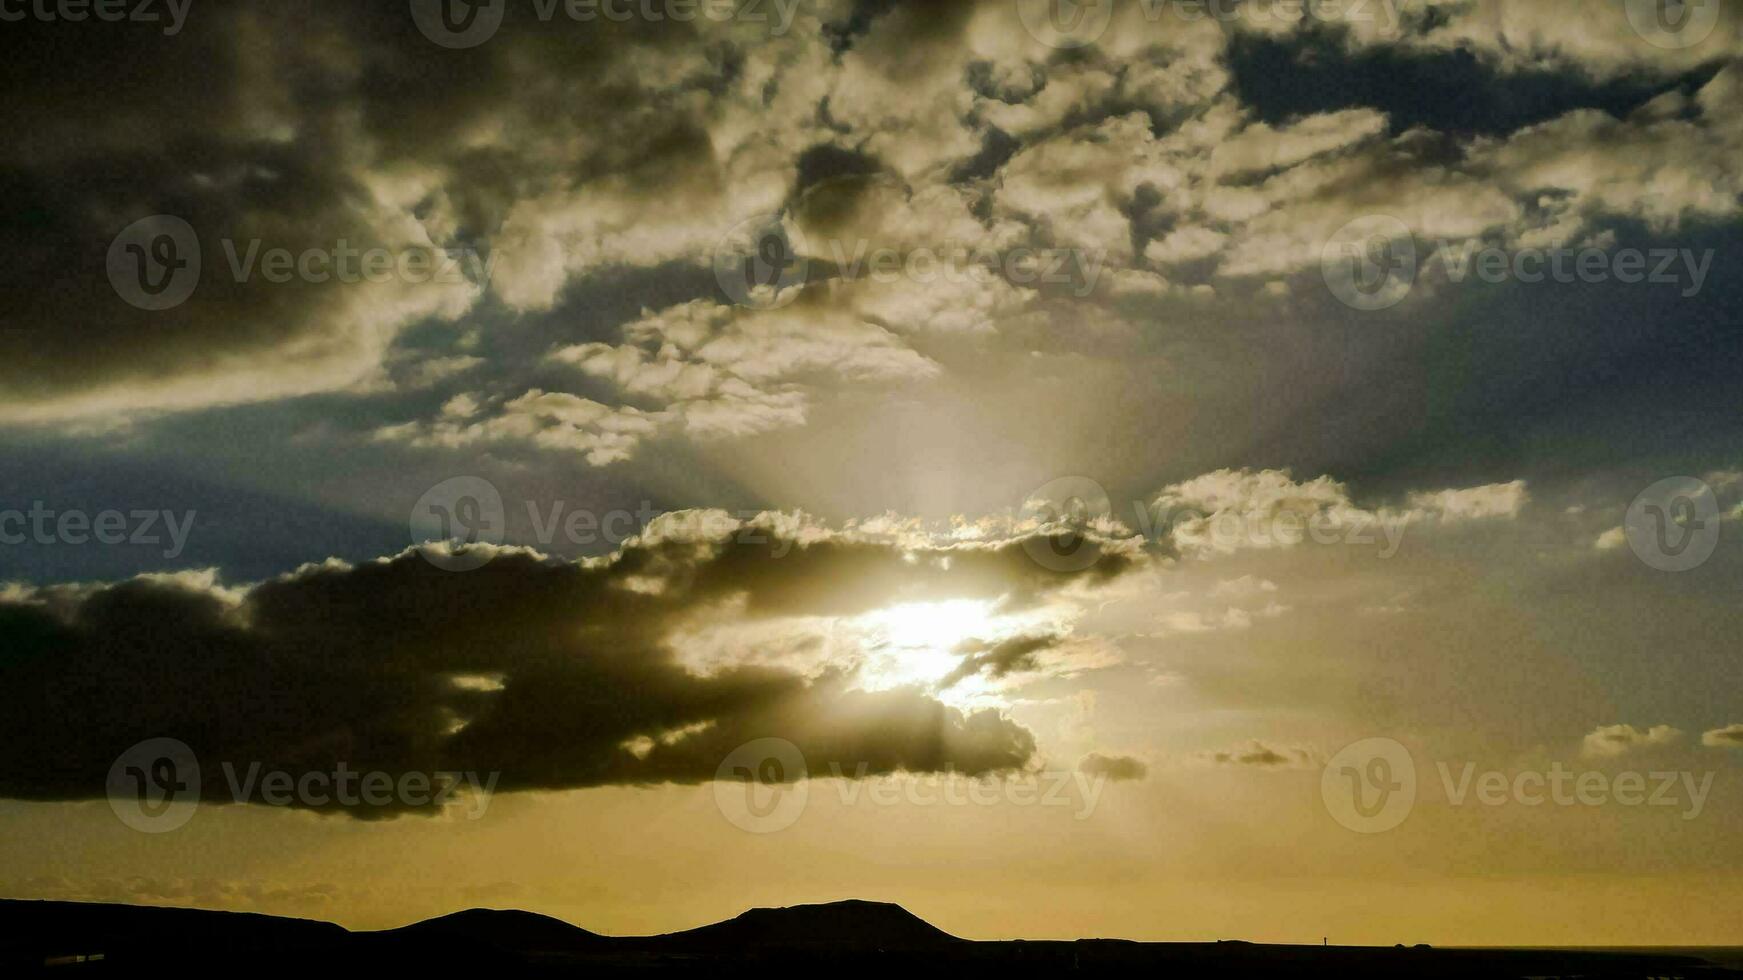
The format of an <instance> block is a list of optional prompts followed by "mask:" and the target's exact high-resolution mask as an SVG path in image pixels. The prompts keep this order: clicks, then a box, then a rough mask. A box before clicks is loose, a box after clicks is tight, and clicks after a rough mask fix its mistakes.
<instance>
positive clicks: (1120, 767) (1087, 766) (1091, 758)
mask: <svg viewBox="0 0 1743 980" xmlns="http://www.w3.org/2000/svg"><path fill="white" fill-rule="evenodd" d="M1077 768H1078V771H1079V772H1086V773H1089V774H1090V775H1092V776H1106V777H1107V778H1109V779H1111V780H1113V781H1114V782H1116V783H1117V782H1124V781H1126V780H1134V779H1143V778H1144V777H1145V776H1147V775H1149V774H1150V767H1149V766H1146V765H1145V764H1144V762H1143V760H1141V759H1135V758H1133V757H1132V756H1129V755H1103V754H1101V753H1100V752H1091V753H1090V754H1088V755H1086V756H1084V757H1083V758H1082V759H1081V760H1079V761H1078V763H1077Z"/></svg>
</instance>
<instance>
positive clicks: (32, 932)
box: [0, 901, 1743, 978]
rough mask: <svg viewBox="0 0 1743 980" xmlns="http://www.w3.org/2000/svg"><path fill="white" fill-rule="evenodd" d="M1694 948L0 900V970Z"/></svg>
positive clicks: (1586, 962) (818, 914)
mask: <svg viewBox="0 0 1743 980" xmlns="http://www.w3.org/2000/svg"><path fill="white" fill-rule="evenodd" d="M1701 953H1702V951H1700V950H1695V951H1688V952H1685V951H1656V950H1633V951H1597V950H1552V949H1544V950H1531V949H1435V948H1430V947H1426V946H1410V947H1405V946H1402V945H1400V946H1395V947H1353V946H1309V945H1301V946H1287V945H1265V944H1258V943H1247V942H1239V941H1222V942H1211V943H1141V942H1131V941H1126V940H1115V939H1080V940H1075V941H1053V940H1041V941H1027V940H1012V941H1003V942H979V941H970V940H965V939H959V938H957V937H955V936H952V935H950V934H948V933H946V932H944V931H943V930H941V929H938V928H937V927H935V926H933V925H932V924H931V923H928V922H926V921H925V920H924V919H921V918H920V917H918V916H916V915H914V914H912V913H910V912H908V911H907V910H906V909H904V908H902V907H901V906H899V905H891V904H887V903H881V902H864V901H847V902H834V903H830V904H825V905H800V906H794V907H791V908H774V909H752V910H750V911H748V912H745V913H744V914H742V915H739V916H737V917H736V918H733V919H728V920H726V921H724V922H717V923H715V924H713V925H707V926H702V927H701V928H698V929H690V930H687V931H684V932H674V933H668V934H666V935H660V936H643V937H616V936H602V935H599V934H597V933H593V932H589V931H587V930H585V929H582V928H579V927H577V926H573V925H570V924H569V923H567V922H563V921H561V920H559V919H554V918H551V917H549V916H544V915H538V914H535V913H532V912H521V911H512V910H491V909H471V910H468V911H464V912H456V913H454V914H452V915H444V916H441V917H439V918H434V919H428V920H425V921H423V922H418V923H415V924H413V925H409V926H404V927H402V928H399V929H390V930H384V931H378V932H353V931H350V930H347V929H344V928H342V927H340V926H337V925H334V924H332V923H329V922H318V921H310V920H305V919H291V918H281V917H277V916H269V915H255V914H246V913H238V912H212V911H203V910H197V909H172V908H152V907H142V906H131V905H103V904H87V903H79V902H42V901H0V976H20V975H49V976H79V975H87V974H89V975H99V974H100V975H116V976H119V975H123V974H133V973H139V972H141V971H149V972H151V973H153V974H157V973H161V972H162V971H163V970H166V969H167V970H169V971H171V973H170V975H174V976H183V977H185V976H207V975H217V974H223V975H227V976H235V977H249V976H259V975H270V976H301V977H327V976H383V977H386V976H405V975H408V973H409V971H417V972H420V973H421V972H424V971H442V972H444V973H447V974H453V973H454V972H455V971H457V970H471V969H478V970H488V971H489V973H488V975H489V976H532V977H571V976H572V977H591V976H600V975H606V976H628V975H647V974H650V973H652V974H662V975H674V974H681V973H696V974H703V975H712V976H732V977H736V976H748V975H753V974H755V975H761V976H782V975H785V973H786V971H789V970H806V969H809V970H834V971H838V972H840V971H846V972H849V973H854V974H858V973H860V972H870V971H873V970H877V971H888V970H926V971H938V970H947V971H950V973H951V974H953V975H963V974H967V975H971V976H982V975H986V976H992V975H997V976H1001V977H1008V976H1012V975H1019V976H1031V975H1041V974H1052V973H1062V972H1063V973H1079V974H1091V975H1108V976H1119V975H1131V976H1137V975H1141V974H1159V975H1162V976H1181V977H1224V976H1230V977H1246V976H1259V977H1266V976H1339V977H1573V976H1579V977H1616V978H1622V977H1743V972H1737V971H1733V970H1727V969H1725V968H1724V967H1722V966H1720V965H1718V964H1717V963H1716V962H1714V961H1713V960H1712V959H1710V958H1708V957H1706V956H1703V955H1701Z"/></svg>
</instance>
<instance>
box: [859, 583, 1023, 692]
mask: <svg viewBox="0 0 1743 980" xmlns="http://www.w3.org/2000/svg"><path fill="white" fill-rule="evenodd" d="M992 610H993V603H992V601H990V600H985V599H946V600H943V601H940V602H908V603H903V604H901V605H899V606H890V607H889V608H887V609H879V610H877V611H876V612H871V613H866V614H865V615H863V616H860V617H858V618H857V620H856V622H855V625H856V626H857V627H858V628H859V629H860V630H862V631H863V632H864V641H863V642H864V646H865V649H866V651H867V657H866V664H865V669H864V671H863V678H862V679H863V682H864V685H865V687H866V688H867V689H868V690H884V689H886V688H891V687H902V686H906V685H914V684H922V685H928V686H930V685H934V684H937V683H938V682H939V681H942V680H943V679H944V678H945V677H947V676H949V674H950V672H951V671H953V670H955V669H956V668H957V666H959V665H960V664H961V662H962V654H961V653H958V652H956V651H957V648H958V647H960V646H961V645H962V644H963V643H964V642H966V641H968V640H974V639H988V638H991V637H993V636H996V635H999V634H1002V633H1004V632H1007V631H1008V628H1009V627H1008V626H1007V625H1006V624H1002V623H1000V622H999V620H998V617H996V616H994V615H993V612H992Z"/></svg>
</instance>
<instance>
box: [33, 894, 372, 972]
mask: <svg viewBox="0 0 1743 980" xmlns="http://www.w3.org/2000/svg"><path fill="white" fill-rule="evenodd" d="M349 936H350V933H349V932H347V931H346V930H345V929H343V928H341V927H339V926H336V925H334V924H333V923H331V922H317V921H313V920H308V919H287V918H281V917H279V916H273V915H255V914H252V913H247V912H209V911H205V910H203V909H176V908H158V907H155V906H148V905H102V904H96V903H89V902H33V901H13V900H0V966H3V965H5V964H8V963H20V962H24V963H36V964H41V963H42V962H43V961H44V960H46V959H48V958H51V957H76V956H89V955H92V954H102V955H103V956H104V957H105V958H106V959H108V958H112V957H115V956H116V955H117V954H123V955H127V956H131V955H133V954H135V952H136V951H145V950H150V951H152V952H153V953H154V954H155V955H156V956H158V957H163V956H171V957H179V958H183V959H186V958H188V957H211V958H224V957H228V956H232V955H235V954H236V953H238V952H243V951H247V952H274V951H296V950H315V949H337V948H339V947H340V946H341V945H343V944H344V943H345V941H346V939H347V938H348V937H349Z"/></svg>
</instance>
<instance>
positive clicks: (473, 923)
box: [374, 909, 610, 952]
mask: <svg viewBox="0 0 1743 980" xmlns="http://www.w3.org/2000/svg"><path fill="white" fill-rule="evenodd" d="M374 935H376V936H381V937H393V938H396V939H401V940H415V941H419V942H425V943H430V944H439V943H449V942H467V943H474V944H477V945H481V946H489V947H492V948H494V949H501V950H512V951H519V952H529V951H530V952H551V951H563V950H575V949H587V948H598V947H599V946H601V945H602V944H605V943H608V942H610V940H608V939H606V938H605V937H604V936H601V935H599V934H598V933H593V932H588V931H587V930H585V929H583V928H581V927H580V926H572V925H570V924H569V923H567V922H564V921H563V920H561V919H553V918H551V917H550V916H548V915H539V914H538V913H536V912H522V911H519V910H515V909H506V910H505V909H467V910H466V911H464V912H455V913H453V914H452V915H444V916H440V917H438V918H434V919H425V920H424V921H422V922H417V923H413V924H412V925H409V926H402V927H401V928H398V929H388V930H384V931H383V932H379V933H375V934H374Z"/></svg>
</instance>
